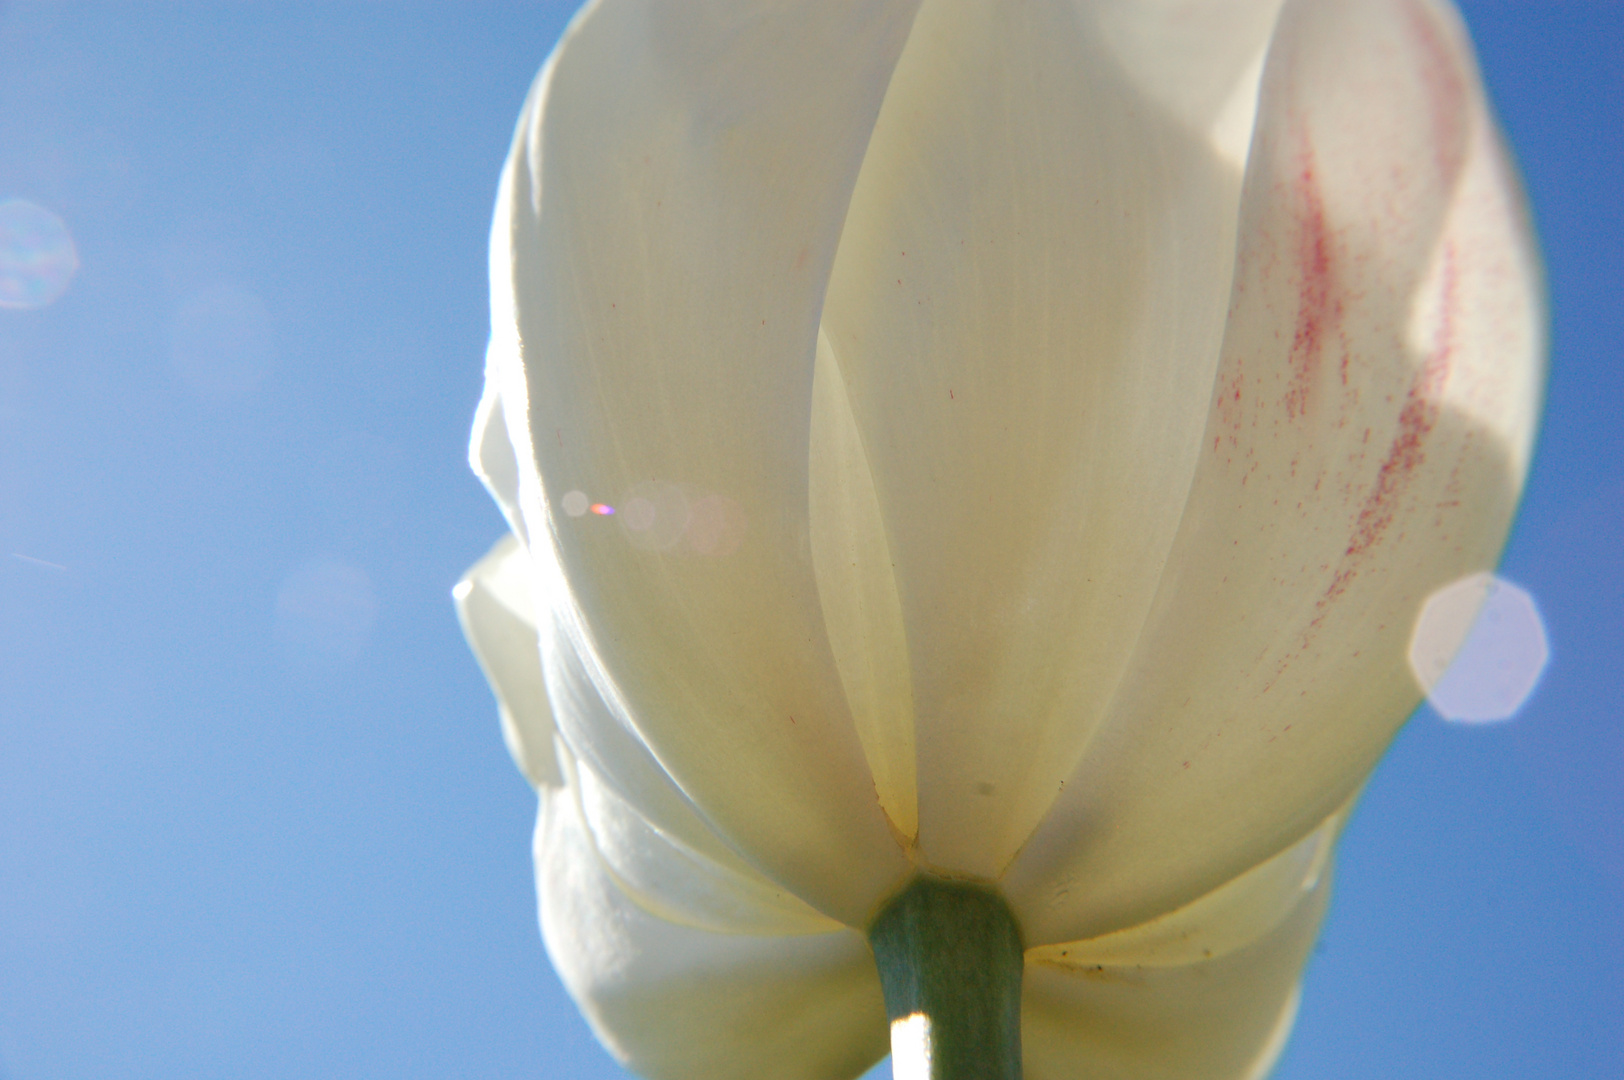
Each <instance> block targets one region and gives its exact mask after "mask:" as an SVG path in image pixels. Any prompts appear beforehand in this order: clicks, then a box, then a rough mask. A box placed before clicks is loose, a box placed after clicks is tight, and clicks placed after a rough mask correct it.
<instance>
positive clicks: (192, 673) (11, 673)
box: [0, 0, 1624, 1080]
mask: <svg viewBox="0 0 1624 1080" xmlns="http://www.w3.org/2000/svg"><path fill="white" fill-rule="evenodd" d="M571 7H572V5H570V4H527V5H519V4H512V5H505V6H500V5H489V6H482V5H474V4H439V5H427V4H425V5H407V4H404V3H390V4H383V3H377V4H360V3H320V4H313V3H290V2H279V3H252V4H251V3H230V4H226V3H220V4H215V5H201V4H200V5H189V6H181V5H178V4H175V5H172V4H158V3H135V2H130V3H125V4H91V3H77V2H57V3H6V4H0V200H5V199H9V198H14V197H15V198H23V199H27V200H30V201H32V202H34V203H36V204H38V205H40V206H43V207H45V208H47V209H49V210H50V211H52V212H53V213H55V214H57V215H59V216H60V217H61V218H62V220H63V221H65V222H66V224H67V226H68V228H69V229H70V230H71V233H72V236H73V238H74V240H75V241H76V243H77V245H78V251H79V258H80V261H81V263H82V266H81V269H80V270H79V272H78V274H77V276H76V277H75V278H74V279H73V280H72V282H71V283H70V284H69V286H68V288H67V290H66V292H65V293H63V294H62V295H61V297H60V298H59V299H57V300H56V301H55V302H54V303H51V304H49V305H48V306H45V307H41V308H37V309H32V310H9V309H0V1078H4V1080H137V1078H152V1080H159V1078H161V1080H188V1078H193V1077H196V1078H210V1080H215V1078H258V1077H266V1078H271V1077H275V1078H288V1077H345V1078H356V1080H360V1078H370V1077H378V1078H389V1080H402V1078H417V1077H424V1078H429V1077H434V1078H438V1077H452V1076H455V1077H502V1078H508V1077H572V1078H573V1077H584V1078H593V1077H618V1076H622V1075H623V1074H622V1073H621V1072H620V1071H619V1070H618V1069H617V1067H616V1066H615V1065H614V1064H613V1063H612V1062H611V1060H610V1059H609V1057H608V1056H607V1054H605V1053H604V1052H603V1051H602V1050H601V1049H600V1048H599V1047H598V1046H597V1044H596V1043H595V1042H594V1041H593V1039H592V1037H591V1035H590V1033H589V1032H588V1030H587V1028H586V1025H585V1024H584V1022H582V1021H581V1019H580V1018H579V1016H578V1015H577V1013H576V1011H575V1009H574V1007H573V1005H572V1004H571V1003H570V1001H569V1000H568V998H567V997H566V996H565V994H564V992H563V989H562V988H561V986H560V985H559V983H558V981H557V979H556V977H555V976H554V975H553V974H552V971H551V968H550V967H549V965H548V963H547V960H546V956H545V954H544V953H543V951H542V947H541V942H540V940H539V935H538V933H537V930H536V923H535V913H534V897H533V892H532V885H531V875H530V865H529V836H530V828H531V820H532V815H533V812H534V800H533V797H532V795H531V793H530V791H529V790H528V788H527V787H526V785H525V783H524V781H523V780H522V779H521V778H520V776H519V774H518V772H517V771H516V770H515V769H514V767H513V765H512V764H511V763H510V762H509V760H508V758H507V755H506V752H505V751H504V749H503V747H502V743H501V739H500V737H499V734H498V730H497V725H496V719H495V709H494V705H493V703H492V701H491V698H490V695H489V693H488V691H487V690H486V687H485V684H484V682H483V680H482V679H481V677H480V675H479V672H478V670H477V669H476V667H475V665H474V662H473V660H472V658H471V657H470V656H469V654H468V652H467V650H466V648H465V646H464V645H463V642H462V639H461V635H460V633H459V632H458V629H457V625H456V621H455V618H454V617H453V614H452V609H451V603H450V597H449V591H450V588H451V586H452V584H453V583H454V582H455V581H456V579H457V577H458V575H459V574H460V573H461V571H462V570H463V569H464V567H466V566H467V565H468V564H469V563H470V562H472V561H473V560H474V559H475V558H477V557H478V556H479V555H480V554H482V553H483V552H484V551H485V550H486V548H487V547H488V546H489V544H490V543H491V542H492V541H493V540H494V539H495V538H496V536H497V535H498V534H499V532H500V530H501V528H502V525H501V520H500V518H499V517H498V515H497V512H496V510H495V509H494V507H493V506H492V505H491V504H490V502H489V500H488V499H487V498H486V496H485V494H484V492H483V491H482V490H481V489H480V488H479V487H478V485H477V484H476V483H475V481H474V480H473V478H472V477H471V476H470V475H469V474H468V472H467V470H466V468H465V466H464V464H463V461H464V447H465V444H466V439H467V430H468V424H469V420H470V417H471V415H472V411H473V407H474V403H475V401H476V400H477V397H478V394H479V387H480V371H481V362H482V352H483V348H484V344H485V338H486V333H487V313H486V312H487V309H486V262H485V242H486V236H487V231H488V222H489V217H490V210H491V202H492V197H493V195H494V192H495V185H496V177H497V171H498V169H499V168H500V165H501V162H502V159H503V156H504V155H505V153H506V151H507V146H508V140H509V137H510V134H511V132H512V127H513V123H514V119H515V117H516V115H517V112H518V108H519V105H520V102H521V100H522V99H523V97H524V94H525V91H526V89H527V88H528V86H529V84H530V81H531V79H532V77H533V76H534V74H535V72H536V70H537V68H538V67H539V66H540V64H541V62H542V60H543V59H544V58H545V56H546V55H547V53H548V52H549V51H550V49H551V47H552V45H553V42H554V41H555V40H556V38H557V36H558V33H559V31H560V30H561V28H562V26H563V23H564V20H565V19H566V18H567V17H568V15H569V13H570V8H571ZM1465 7H1466V12H1467V17H1468V20H1469V22H1470V23H1471V25H1472V27H1473V30H1474V32H1475V35H1476V39H1477V42H1478V47H1479V50H1480V54H1481V58H1482V63H1483V67H1484V70H1485V73H1486V76H1487V79H1488V82H1489V85H1490V88H1491V92H1492V94H1493V96H1494V98H1495V100H1496V102H1497V104H1498V106H1499V109H1500V112H1501V116H1502V118H1503V120H1504V123H1505V125H1506V127H1507V129H1508V130H1509V132H1510V135H1511V139H1512V141H1513V143H1514V144H1515V146H1516V148H1517V151H1518V153H1519V156H1520V159H1521V162H1522V166H1523V169H1524V171H1525V173H1526V177H1527V181H1528V186H1529V189H1530V195H1531V200H1532V203H1533V207H1534V213H1535V216H1536V218H1537V221H1538V224H1539V227H1540V230H1541V232H1542V234H1543V237H1544V241H1545V246H1546V247H1545V249H1546V256H1547V259H1548V264H1549V272H1550V287H1551V294H1552V304H1553V310H1554V331H1553V341H1554V351H1553V356H1554V361H1553V367H1552V377H1551V382H1550V389H1549V408H1548V411H1547V414H1546V419H1545V425H1544V430H1543V436H1542V440H1541V443H1540V449H1539V453H1538V456H1537V459H1536V461H1535V466H1534V471H1533V475H1532V478H1531V481H1530V484H1529V487H1528V495H1527V499H1526V502H1525V504H1524V509H1523V512H1522V515H1521V518H1520V519H1519V521H1518V524H1517V527H1516V531H1515V533H1514V535H1513V537H1512V540H1511V544H1510V547H1509V548H1508V550H1507V554H1506V559H1505V562H1504V565H1503V566H1502V568H1501V572H1502V574H1504V575H1505V576H1506V577H1507V578H1509V579H1511V580H1512V581H1515V582H1518V583H1520V584H1522V585H1524V586H1525V587H1527V588H1528V589H1529V590H1530V591H1531V592H1532V593H1533V594H1534V596H1535V597H1536V599H1537V600H1538V602H1539V604H1540V605H1541V607H1542V609H1543V611H1544V614H1545V618H1546V621H1547V624H1548V626H1549V631H1550V637H1551V642H1552V650H1553V658H1552V661H1551V664H1550V667H1549V669H1548V670H1547V672H1546V677H1545V680H1544V683H1543V684H1542V686H1541V687H1540V689H1539V691H1538V693H1537V694H1536V695H1535V697H1534V698H1533V699H1532V701H1531V702H1530V703H1529V705H1528V706H1527V707H1526V708H1525V709H1524V710H1523V711H1522V713H1520V714H1519V715H1518V716H1517V717H1516V718H1515V719H1514V720H1511V721H1510V722H1507V723H1504V724H1499V725H1489V726H1475V727H1473V726H1464V725H1458V724H1450V723H1446V722H1445V721H1444V720H1442V719H1441V718H1440V717H1439V716H1438V715H1437V714H1436V713H1434V712H1433V711H1432V710H1431V709H1430V708H1429V707H1423V708H1422V709H1421V710H1420V711H1419V712H1418V713H1417V714H1416V716H1415V718H1414V719H1413V720H1412V722H1411V723H1410V725H1409V727H1408V728H1406V730H1405V731H1404V733H1403V734H1402V735H1401V736H1400V737H1399V739H1398V741H1397V743H1396V744H1395V746H1394V748H1393V751H1392V753H1391V754H1390V756H1389V757H1388V758H1387V760H1386V762H1385V763H1384V764H1383V765H1382V767H1381V769H1380V770H1379V771H1378V772H1377V774H1376V777H1375V779H1374V781H1373V782H1372V783H1371V785H1370V788H1369V790H1368V793H1367V794H1366V796H1365V799H1364V802H1363V805H1362V807H1361V809H1360V810H1359V812H1358V814H1357V816H1356V817H1355V819H1354V821H1353V824H1352V826H1351V828H1350V829H1349V831H1348V833H1347V835H1346V838H1345V839H1344V841H1343V844H1342V853H1341V864H1340V871H1339V877H1338V891H1337V894H1336V899H1335V902H1334V906H1333V908H1332V911H1331V915H1330V919H1329V922H1328V924H1327V927H1326V931H1325V935H1324V939H1323V942H1322V944H1321V946H1320V948H1319V950H1318V952H1317V954H1316V956H1315V958H1314V960H1313V962H1312V964H1311V966H1310V968H1309V970H1308V977H1307V983H1306V990H1305V997H1304V1002H1303V1010H1302V1015H1301V1019H1300V1021H1299V1024H1298V1027H1297V1031H1296V1034H1295V1036H1294V1038H1293V1040H1292V1043H1291V1046H1290V1048H1289V1050H1288V1051H1287V1054H1286V1057H1285V1059H1284V1062H1283V1064H1282V1066H1281V1068H1280V1069H1279V1071H1278V1073H1277V1076H1278V1077H1279V1080H1336V1078H1359V1080H1367V1078H1376V1077H1379V1078H1383V1080H1401V1078H1412V1077H1413V1078H1418V1080H1419V1078H1426V1080H1454V1078H1463V1080H1464V1078H1467V1077H1470V1078H1472V1080H1498V1078H1506V1080H1512V1078H1515V1080H1530V1078H1536V1077H1560V1078H1564V1080H1590V1078H1595V1080H1605V1078H1611V1077H1617V1076H1619V1075H1621V1074H1624V975H1621V972H1624V723H1621V716H1620V705H1621V702H1624V694H1621V691H1620V683H1621V673H1624V364H1621V363H1620V361H1621V359H1624V356H1621V352H1624V4H1620V3H1617V2H1602V0H1597V2H1591V3H1583V2H1578V0H1574V2H1557V0H1550V2H1540V0H1525V2H1509V0H1498V2H1496V0H1478V2H1472V3H1468V4H1466V5H1465ZM878 1075H888V1074H886V1073H885V1072H884V1070H883V1068H882V1070H880V1071H879V1073H878Z"/></svg>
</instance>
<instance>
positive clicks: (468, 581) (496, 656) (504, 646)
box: [451, 535, 560, 787]
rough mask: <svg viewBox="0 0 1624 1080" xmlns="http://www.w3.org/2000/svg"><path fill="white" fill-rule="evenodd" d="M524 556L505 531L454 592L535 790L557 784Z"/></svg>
mask: <svg viewBox="0 0 1624 1080" xmlns="http://www.w3.org/2000/svg"><path fill="white" fill-rule="evenodd" d="M534 584H535V575H534V573H533V571H532V570H531V567H530V554H529V552H527V551H526V550H525V549H524V546H523V545H522V544H520V543H519V541H518V538H517V537H514V536H511V535H510V536H504V537H503V538H502V539H500V540H498V541H497V542H496V546H495V547H493V548H491V550H490V553H489V554H487V555H486V556H485V557H484V558H483V559H481V560H479V562H477V563H475V564H474V565H473V567H472V568H470V569H469V571H468V573H466V574H464V575H463V578H462V580H461V581H459V582H458V583H457V586H456V588H455V589H453V590H452V594H451V595H452V596H453V598H454V599H455V600H456V604H457V618H458V619H459V620H461V622H462V632H463V635H464V636H465V637H466V638H467V639H468V645H469V647H470V648H472V649H473V651H474V656H475V657H476V658H477V659H478V660H479V666H480V668H481V669H483V671H484V672H485V678H486V680H487V681H489V682H490V684H491V689H492V690H493V691H494V692H495V694H496V701H497V706H498V709H499V715H500V717H501V721H502V738H503V740H504V741H505V742H506V743H507V748H508V753H510V754H512V755H513V761H514V763H515V764H517V765H518V766H519V771H520V772H522V773H524V775H525V777H526V778H527V779H528V780H529V781H530V783H531V784H532V785H534V786H536V787H542V786H556V785H557V784H558V783H559V782H560V775H559V771H558V762H557V761H556V760H555V758H554V755H553V713H552V707H551V705H550V704H549V703H548V700H547V688H546V685H545V683H544V682H543V679H542V674H541V656H540V646H539V644H538V642H537V638H536V616H535V596H534Z"/></svg>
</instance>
